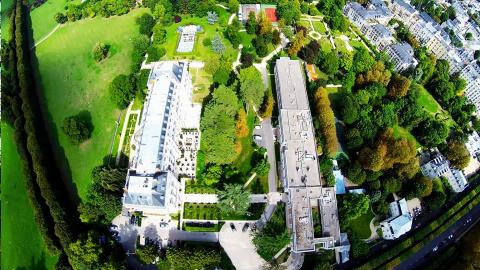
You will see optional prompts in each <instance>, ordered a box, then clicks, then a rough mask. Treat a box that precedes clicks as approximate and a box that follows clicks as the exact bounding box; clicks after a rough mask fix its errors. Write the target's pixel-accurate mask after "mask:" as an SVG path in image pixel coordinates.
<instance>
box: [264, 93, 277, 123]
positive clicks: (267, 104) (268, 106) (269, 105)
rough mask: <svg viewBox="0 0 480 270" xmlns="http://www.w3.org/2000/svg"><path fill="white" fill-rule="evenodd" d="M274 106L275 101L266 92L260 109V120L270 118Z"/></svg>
mask: <svg viewBox="0 0 480 270" xmlns="http://www.w3.org/2000/svg"><path fill="white" fill-rule="evenodd" d="M274 105H275V99H274V98H273V95H272V94H271V93H270V92H268V93H267V94H266V95H265V98H264V100H263V104H262V108H261V110H260V115H261V116H262V118H269V117H272V113H273V106H274Z"/></svg>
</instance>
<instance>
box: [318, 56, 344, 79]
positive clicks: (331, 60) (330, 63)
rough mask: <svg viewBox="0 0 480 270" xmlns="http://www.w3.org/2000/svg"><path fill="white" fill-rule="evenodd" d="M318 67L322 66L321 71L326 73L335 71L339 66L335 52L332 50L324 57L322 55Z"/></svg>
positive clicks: (329, 73)
mask: <svg viewBox="0 0 480 270" xmlns="http://www.w3.org/2000/svg"><path fill="white" fill-rule="evenodd" d="M320 67H321V68H322V71H324V72H325V73H327V74H328V75H333V74H335V73H337V72H338V68H339V67H340V62H339V60H338V56H337V54H336V53H335V52H334V51H331V52H329V53H327V54H326V55H325V57H323V59H322V62H321V63H320Z"/></svg>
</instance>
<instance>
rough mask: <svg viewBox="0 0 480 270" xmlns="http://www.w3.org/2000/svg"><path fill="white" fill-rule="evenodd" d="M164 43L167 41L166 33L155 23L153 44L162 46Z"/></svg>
mask: <svg viewBox="0 0 480 270" xmlns="http://www.w3.org/2000/svg"><path fill="white" fill-rule="evenodd" d="M165 41H167V31H166V30H165V28H163V26H162V25H161V24H159V23H157V24H156V25H155V26H154V27H153V44H154V45H162V44H164V43H165Z"/></svg>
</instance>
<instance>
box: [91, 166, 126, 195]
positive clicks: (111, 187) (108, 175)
mask: <svg viewBox="0 0 480 270" xmlns="http://www.w3.org/2000/svg"><path fill="white" fill-rule="evenodd" d="M126 177H127V172H126V170H123V169H119V168H112V167H105V166H98V167H95V168H94V169H93V170H92V180H93V182H94V183H98V184H99V185H100V186H101V187H102V188H103V189H105V190H107V191H110V192H113V193H117V194H121V193H122V192H123V187H124V185H125V179H126Z"/></svg>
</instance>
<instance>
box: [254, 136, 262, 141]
mask: <svg viewBox="0 0 480 270" xmlns="http://www.w3.org/2000/svg"><path fill="white" fill-rule="evenodd" d="M253 139H254V140H256V141H261V140H262V136H260V135H253Z"/></svg>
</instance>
